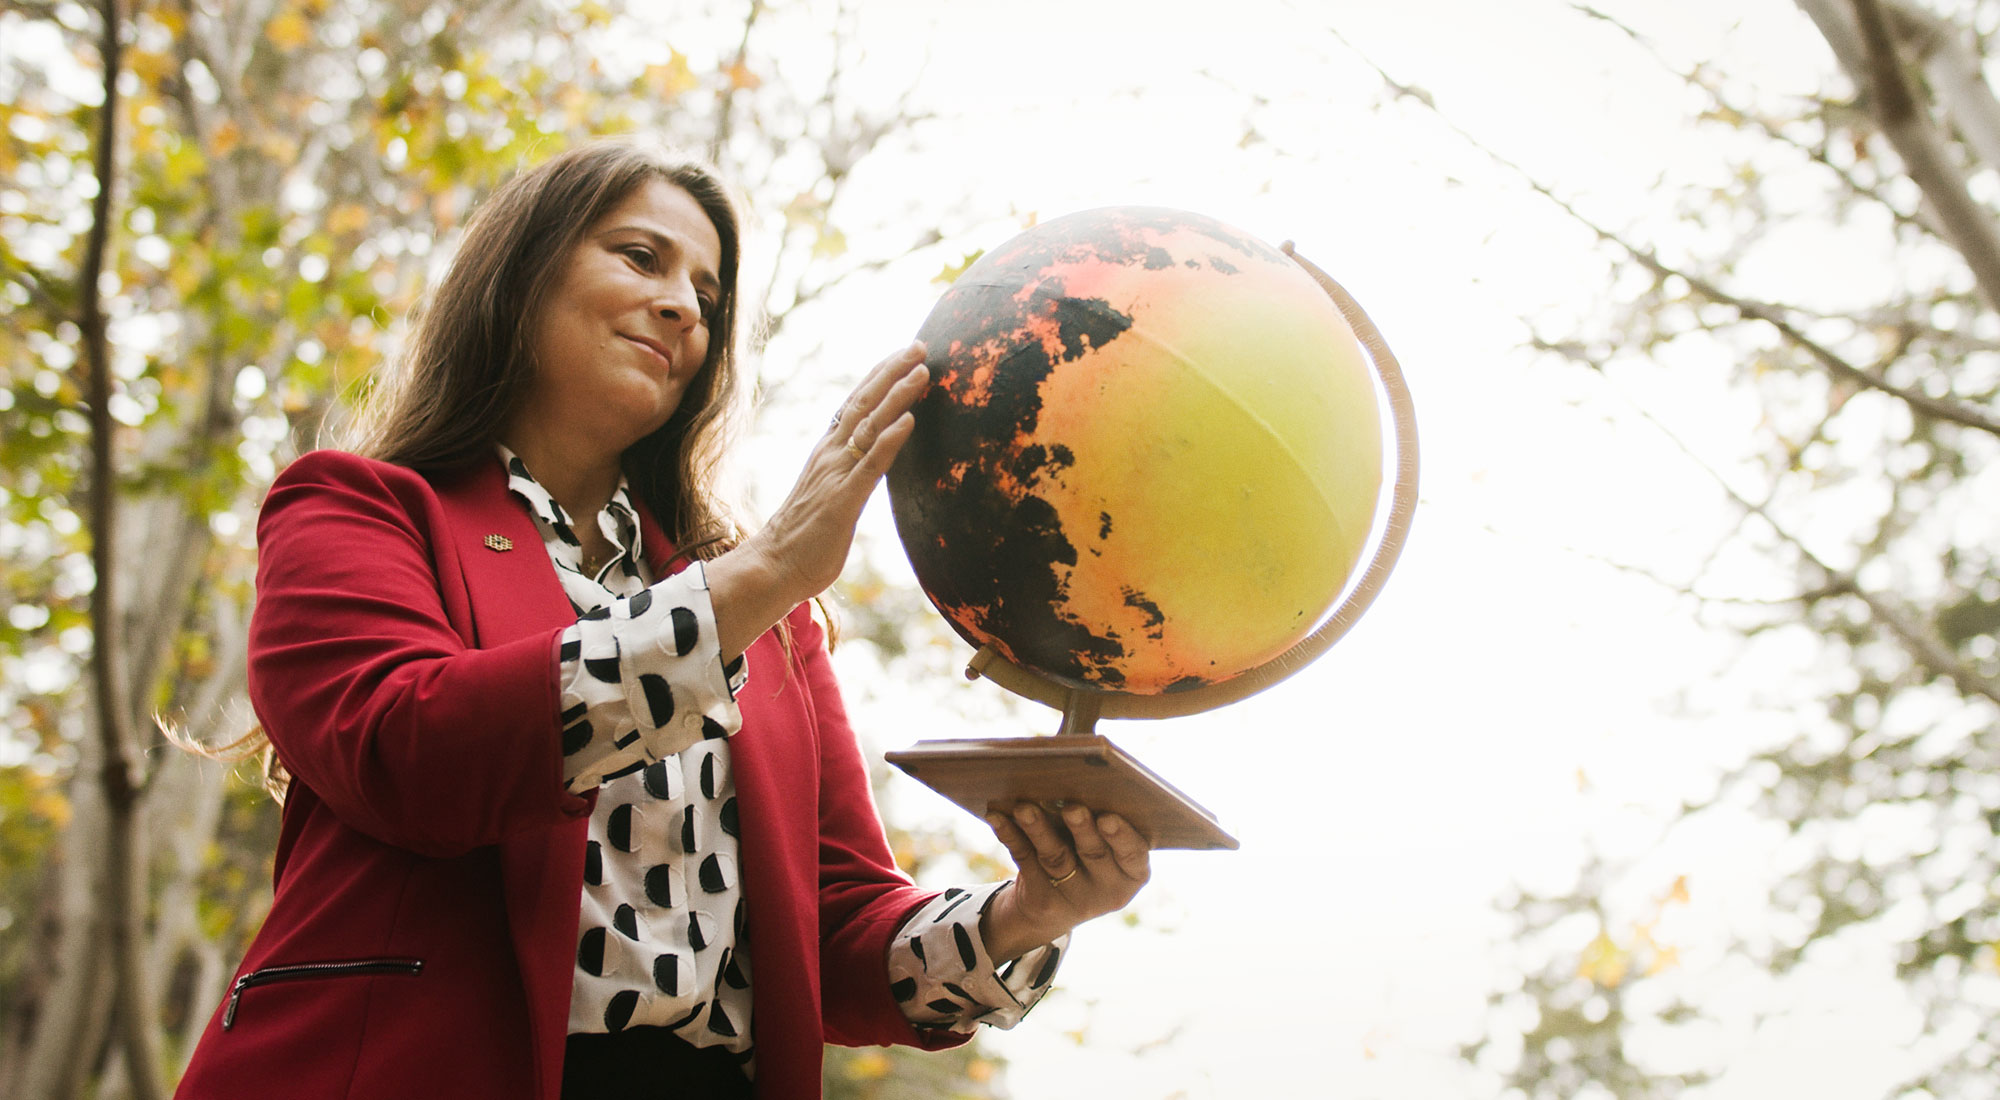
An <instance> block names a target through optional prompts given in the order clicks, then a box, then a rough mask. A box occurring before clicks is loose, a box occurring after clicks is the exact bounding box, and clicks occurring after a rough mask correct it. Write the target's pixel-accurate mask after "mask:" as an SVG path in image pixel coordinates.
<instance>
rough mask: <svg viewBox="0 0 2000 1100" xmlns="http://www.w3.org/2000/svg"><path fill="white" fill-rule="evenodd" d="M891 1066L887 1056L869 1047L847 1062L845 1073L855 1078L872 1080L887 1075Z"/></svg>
mask: <svg viewBox="0 0 2000 1100" xmlns="http://www.w3.org/2000/svg"><path fill="white" fill-rule="evenodd" d="M892 1068H893V1067H892V1066H891V1065H890V1064H889V1056H888V1055H886V1054H884V1053H882V1052H881V1051H880V1050H877V1049H874V1048H872V1047H871V1048H869V1049H867V1050H863V1051H861V1052H860V1053H858V1054H856V1055H855V1056H854V1059H853V1060H852V1061H850V1062H848V1063H847V1074H848V1076H850V1077H853V1078H855V1079H857V1080H861V1081H873V1080H876V1079H878V1078H882V1077H887V1076H888V1075H889V1070H890V1069H892Z"/></svg>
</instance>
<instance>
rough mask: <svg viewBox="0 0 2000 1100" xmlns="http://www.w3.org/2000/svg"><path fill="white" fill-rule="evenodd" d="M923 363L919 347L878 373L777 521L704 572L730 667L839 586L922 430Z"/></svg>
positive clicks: (834, 426) (834, 428)
mask: <svg viewBox="0 0 2000 1100" xmlns="http://www.w3.org/2000/svg"><path fill="white" fill-rule="evenodd" d="M924 354H925V352H924V346H923V345H922V344H921V343H912V344H911V345H909V346H908V347H906V348H903V349H902V350H900V351H898V352H896V353H895V354H893V355H891V356H889V357H888V358H887V359H884V360H882V362H880V363H879V364H877V365H876V366H875V369H874V370H872V371H870V372H869V373H868V377H866V378H864V379H862V381H861V384H860V385H859V386H857V387H855V389H854V392H853V393H851V394H849V395H848V397H847V400H846V401H845V402H843V403H842V404H841V406H840V411H839V413H837V414H836V415H835V416H834V418H833V422H832V423H831V424H830V425H828V427H827V431H826V434H825V435H823V436H821V437H820V440H819V442H818V443H817V444H816V445H815V446H814V447H813V450H812V454H811V456H810V457H808V458H807V459H806V468H805V470H804V472H802V473H801V474H800V475H799V480H798V482H797V484H795V485H793V486H792V491H791V493H790V494H788V495H787V496H786V497H785V500H784V503H782V504H780V505H779V506H778V509H777V511H776V512H774V513H772V515H771V518H770V521H769V522H768V523H766V524H765V525H764V527H763V529H762V530H759V531H758V532H757V533H756V534H754V535H752V536H750V537H749V538H747V539H745V540H744V541H743V544H742V545H741V546H738V547H737V548H736V549H734V550H731V551H729V552H728V553H726V554H723V555H722V556H720V557H718V558H716V559H715V560H714V561H711V562H709V563H708V564H707V565H706V567H705V569H706V572H707V574H708V587H709V599H710V601H711V602H712V603H713V605H714V607H715V621H716V631H717V634H718V635H719V640H720V641H721V643H722V656H723V659H724V660H734V659H735V658H736V656H737V655H738V654H740V653H742V652H743V651H744V650H745V649H748V648H749V646H750V643H751V642H753V641H755V640H756V639H757V636H758V635H760V634H762V633H764V631H766V630H769V629H770V628H771V626H772V625H773V624H775V623H776V622H777V621H778V620H779V619H781V618H783V617H784V616H785V614H786V613H787V612H789V611H791V609H792V608H794V607H796V606H798V605H799V604H801V603H804V602H805V601H806V600H809V599H811V598H813V597H814V596H817V595H819V594H820V593H821V592H824V591H826V589H827V587H828V586H830V585H832V584H833V582H834V581H835V580H837V579H839V577H840V571H841V570H842V569H843V568H845V567H846V565H847V552H848V550H849V548H850V547H851V546H852V545H853V543H854V525H855V524H856V523H858V522H860V519H861V509H862V507H863V506H865V505H866V504H867V503H868V497H869V496H870V495H871V494H872V493H874V491H875V485H876V483H877V482H879V481H881V480H882V475H883V474H886V473H888V471H889V465H890V463H892V462H894V461H895V460H896V455H897V453H898V452H900V451H901V450H902V449H903V444H904V443H906V442H908V440H909V438H910V433H911V431H913V430H914V429H915V427H916V420H915V418H914V417H913V416H912V415H911V413H910V409H911V408H912V407H913V406H914V405H916V403H917V401H918V399H919V398H921V397H923V395H924V391H925V390H926V389H927V388H929V386H930V372H929V371H927V370H926V369H925V368H924Z"/></svg>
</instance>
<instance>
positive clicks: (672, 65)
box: [645, 50, 701, 99]
mask: <svg viewBox="0 0 2000 1100" xmlns="http://www.w3.org/2000/svg"><path fill="white" fill-rule="evenodd" d="M645 81H646V83H647V85H649V86H650V87H651V88H652V89H653V90H654V91H656V92H658V93H659V94H660V95H661V96H662V97H663V98H665V99H675V98H678V97H679V96H680V95H681V94H682V93H684V92H691V91H693V90H695V89H696V88H699V87H701V80H700V78H698V77H696V76H695V75H694V70H693V69H690V68H689V67H688V59H687V55H686V54H684V53H682V52H680V51H679V50H674V51H672V52H671V53H670V54H669V55H668V57H667V63H666V64H664V65H648V66H646V76H645Z"/></svg>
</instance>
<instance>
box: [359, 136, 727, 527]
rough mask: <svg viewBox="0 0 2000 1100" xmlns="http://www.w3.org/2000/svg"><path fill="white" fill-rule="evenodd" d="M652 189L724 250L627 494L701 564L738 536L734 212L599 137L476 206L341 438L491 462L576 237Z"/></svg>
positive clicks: (401, 458)
mask: <svg viewBox="0 0 2000 1100" xmlns="http://www.w3.org/2000/svg"><path fill="white" fill-rule="evenodd" d="M652 180H661V181H663V182H666V183H670V184H672V185H674V186H675V187H678V188H680V189H681V190H683V191H685V192H687V194H688V195H689V197H691V198H693V199H694V201H695V203H696V205H698V206H700V207H701V209H702V212H703V213H705V214H707V215H708V220H709V221H710V222H712V223H713V224H714V226H715V233H716V236H717V237H718V238H720V240H721V243H722V258H721V269H720V270H719V271H717V272H716V275H717V277H718V279H719V281H720V282H721V291H720V294H719V296H718V298H717V301H716V305H715V313H714V316H713V318H712V319H711V321H710V324H709V343H708V359H707V361H706V362H704V363H703V364H702V367H701V370H700V371H699V372H698V373H697V374H696V375H695V377H694V379H693V380H692V381H691V382H690V383H689V384H688V388H687V390H686V392H685V393H684V394H683V395H682V397H681V401H680V406H679V407H678V408H677V409H675V410H674V413H673V415H672V416H670V417H668V418H667V422H666V423H665V424H663V425H661V426H660V427H659V428H657V429H655V430H654V431H653V432H652V433H650V434H648V435H647V436H645V437H644V438H642V439H640V440H639V441H638V442H637V443H634V444H632V445H631V446H630V447H628V448H626V450H625V454H624V461H623V466H624V472H625V476H626V478H627V479H628V480H629V481H630V482H631V485H632V491H633V494H634V495H635V496H637V497H638V498H639V499H640V500H642V501H644V502H645V504H646V507H647V508H649V509H650V510H651V511H652V513H653V517H654V518H655V519H657V520H659V522H660V525H661V526H662V527H664V528H665V529H666V531H667V534H668V535H669V537H671V538H672V539H673V542H674V545H675V546H676V547H677V548H678V549H679V551H680V553H681V554H683V555H686V556H689V557H698V558H704V559H705V558H713V557H715V556H716V555H718V554H720V553H722V552H723V551H724V550H727V549H729V548H730V547H732V546H734V545H735V544H736V541H737V539H738V533H737V527H736V525H735V524H734V523H733V522H732V521H731V519H730V517H729V512H728V509H727V508H726V507H725V506H724V504H723V502H722V500H721V498H720V496H719V494H718V493H717V489H716V481H717V476H718V472H719V471H718V464H719V461H720V458H721V454H722V448H723V445H724V443H725V442H726V439H727V435H728V428H729V424H730V421H731V420H732V419H733V415H732V414H733V413H734V411H735V410H734V406H735V403H736V400H737V382H736V355H735V347H736V339H735V335H736V279H737V269H738V266H739V262H740V259H741V256H742V246H741V236H740V231H739V229H738V225H737V220H736V211H735V208H734V206H733V205H732V204H731V203H730V201H729V196H728V192H727V191H725V190H724V188H723V186H722V184H721V183H720V182H719V181H718V180H717V179H716V177H715V175H714V174H713V173H712V172H710V171H709V170H708V169H707V168H704V167H702V166H701V165H699V164H695V163H692V162H685V161H676V160H673V159H670V158H668V157H666V156H665V155H663V154H662V153H661V152H660V151H658V150H656V149H653V148H650V147H648V146H645V145H643V144H639V143H636V142H631V141H623V140H618V141H598V142H593V143H591V144H588V145H583V146H579V147H578V148H575V149H571V150H569V151H568V152H565V153H562V154H560V155H558V156H556V157H555V158H553V159H551V160H549V161H547V162H546V163H544V164H542V165H540V166H539V167H536V168H533V169H530V170H528V171H526V172H523V173H521V174H520V175H518V176H515V177H514V178H513V179H511V180H509V181H508V182H507V183H505V184H503V185H502V186H501V187H500V189H499V190H497V191H495V192H494V193H493V195H492V196H491V197H490V198H488V199H487V200H486V201H485V202H484V203H483V204H481V205H480V207H479V209H478V210H477V212H475V213H474V215H473V217H472V220H471V221H470V222H469V223H468V224H467V225H466V229H465V236H464V239H463V240H461V241H460V242H459V246H458V252H457V255H456V257H455V258H454V259H453V260H452V262H451V266H450V268H449V269H447V271H446V272H445V275H444V277H443V279H441V280H440V281H439V282H438V284H437V287H436V288H435V289H434V290H433V291H432V293H431V296H430V301H429V302H428V304H427V305H425V306H424V307H423V308H422V310H421V312H419V314H418V315H417V318H416V323H415V325H414V326H413V328H412V330H411V332H410V338H409V344H408V346H407V348H406V350H405V352H404V354H403V356H402V360H401V362H400V363H398V364H397V365H396V367H395V368H394V370H392V371H391V372H390V373H389V374H388V375H387V376H386V377H385V378H384V379H382V380H381V381H380V382H378V383H377V385H376V388H375V389H374V390H373V391H372V392H371V393H370V394H369V395H368V397H367V399H366V400H365V401H364V402H363V405H362V409H361V415H360V418H359V419H358V420H357V422H356V423H355V425H354V426H353V427H352V429H351V430H350V431H349V432H348V433H347V437H346V439H345V440H344V441H343V442H344V443H345V444H346V446H347V447H348V449H350V450H352V451H354V452H356V453H358V454H362V455H366V456H368V457H370V458H375V459H380V460H381V461H384V462H393V463H395V464H396V465H399V466H408V467H411V468H413V469H418V470H429V469H442V468H447V467H451V466H458V465H462V464H464V463H467V462H473V461H479V460H481V459H486V458H490V457H491V456H492V454H493V445H494V443H495V441H496V440H498V438H499V435H500V429H501V425H502V424H503V423H504V422H505V420H506V418H507V416H508V415H509V414H510V413H511V412H513V410H514V406H515V405H516V403H518V402H519V401H520V400H521V398H522V395H523V394H525V393H526V392H527V389H528V385H529V383H530V382H531V381H532V380H533V378H534V372H535V363H534V357H533V353H532V350H531V349H532V348H533V347H534V336H535V333H534V326H535V325H537V324H539V323H540V322H541V315H542V311H543V306H544V304H545V303H546V302H547V300H548V298H549V295H550V293H551V292H552V291H553V289H554V286H555V283H556V280H557V279H558V278H559V277H560V274H561V270H562V266H563V261H564V260H565V259H567V258H568V256H569V254H570V251H571V250H572V249H574V248H575V247H576V245H577V242H578V241H579V240H581V239H582V237H583V235H584V232H585V231H586V230H587V229H589V227H590V226H591V225H592V224H593V223H595V222H596V221H597V220H598V219H599V218H601V217H603V216H604V215H605V214H606V213H608V212H609V211H610V210H611V209H612V208H613V207H614V206H616V205H618V204H619V203H620V202H622V201H624V200H625V199H626V198H627V197H628V196H630V195H631V194H632V193H633V192H634V191H637V190H638V189H639V188H640V187H642V186H644V185H645V184H646V183H648V182H649V181H652Z"/></svg>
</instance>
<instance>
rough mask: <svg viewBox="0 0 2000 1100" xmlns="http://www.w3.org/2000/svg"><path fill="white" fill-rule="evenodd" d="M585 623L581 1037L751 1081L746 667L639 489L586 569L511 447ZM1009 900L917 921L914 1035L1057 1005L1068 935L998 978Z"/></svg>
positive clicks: (567, 650) (963, 899) (507, 457)
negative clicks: (673, 554)
mask: <svg viewBox="0 0 2000 1100" xmlns="http://www.w3.org/2000/svg"><path fill="white" fill-rule="evenodd" d="M499 451H500V457H501V460H502V461H504V462H505V463H506V465H507V473H508V482H507V484H508V488H509V489H511V490H512V491H513V492H514V493H515V495H517V496H518V497H520V499H521V500H522V502H523V503H525V504H526V505H527V507H528V510H529V512H530V513H532V514H533V516H534V517H535V523H536V525H537V526H538V527H539V528H540V529H541V532H542V538H543V542H544V543H545V545H546V547H547V549H548V553H549V557H550V559H551V560H552V561H553V562H554V563H555V568H556V576H557V578H558V579H559V580H560V581H561V582H562V586H563V591H564V592H566V593H567V594H568V596H569V600H570V603H571V605H572V606H573V607H574V608H575V609H576V612H577V614H578V615H579V616H580V618H579V619H578V620H577V622H576V623H575V625H573V626H571V627H570V628H569V629H568V630H566V631H564V632H563V636H562V643H561V657H560V659H561V664H562V667H561V669H560V672H559V674H558V675H559V679H560V682H561V683H562V685H563V691H562V708H563V710H562V723H563V745H562V748H563V781H564V783H565V785H566V786H567V787H568V788H569V790H571V791H572V792H582V791H587V790H589V789H590V788H592V787H597V788H599V790H598V796H597V807H596V810H595V811H594V812H593V813H592V815H591V819H590V831H589V848H588V850H587V852H586V855H585V860H584V883H583V908H582V913H581V916H580V919H579V921H578V928H577V954H576V977H575V983H576V984H575V988H574V992H573V994H572V996H571V998H570V1014H569V1030H570V1031H571V1032H573V1033H574V1032H603V1031H618V1030H620V1029H622V1028H625V1027H628V1026H631V1025H634V1024H650V1025H656V1026H661V1027H668V1028H672V1029H674V1031H675V1032H676V1034H678V1035H680V1037H681V1038H683V1039H685V1040H687V1041H688V1042H689V1043H691V1044H693V1045H695V1046H699V1047H710V1046H719V1047H722V1048H724V1049H726V1050H729V1051H731V1052H733V1053H735V1054H736V1055H737V1056H738V1057H739V1058H740V1059H741V1060H742V1062H743V1064H744V1068H745V1070H746V1071H749V1070H750V1069H751V1068H752V1066H751V1056H752V1049H751V1030H750V1005H751V1000H750V985H751V973H752V971H751V960H750V959H749V957H748V956H747V955H746V953H745V951H744V950H743V947H742V944H741V936H740V932H741V930H742V928H743V895H742V878H741V875H740V874H739V872H738V860H739V851H740V849H739V845H738V837H739V836H740V835H741V834H740V831H739V821H740V817H739V814H740V811H739V809H738V807H737V803H736V784H735V780H734V777H733V776H732V775H731V773H730V756H729V736H730V735H731V734H733V733H735V732H736V731H737V730H738V729H739V728H740V727H741V725H742V718H741V716H740V714H739V713H738V711H737V708H736V699H735V693H736V692H737V691H739V690H740V689H741V688H742V686H743V684H744V683H745V681H746V679H747V677H748V675H749V671H750V670H749V669H748V667H747V662H746V659H745V658H743V657H738V658H737V659H736V661H735V662H734V663H733V665H730V666H728V667H725V666H724V664H723V662H722V659H721V651H720V648H719V644H718V642H717V638H716V632H715V613H714V609H713V607H712V605H711V604H710V602H709V597H708V585H707V579H706V576H705V574H704V573H703V571H702V565H701V563H700V562H695V563H694V564H692V565H690V566H689V567H688V568H687V569H685V570H683V571H681V572H680V573H677V574H675V575H674V576H671V577H668V578H666V579H665V580H662V581H660V582H658V583H657V584H654V583H650V582H651V578H650V577H649V576H648V572H649V570H648V569H647V567H646V565H645V555H644V551H643V548H642V546H641V544H640V528H639V522H638V510H637V508H636V507H635V506H634V505H633V503H632V498H631V495H630V492H629V489H628V487H627V486H626V484H625V483H624V482H623V481H622V480H621V481H620V482H619V485H618V489H617V491H616V492H615V493H613V494H612V497H611V500H610V502H609V503H608V504H606V505H605V507H604V510H603V511H602V512H600V513H598V516H597V523H598V527H599V529H600V530H601V531H602V532H603V534H604V536H605V538H606V539H607V540H609V541H610V543H611V547H612V554H611V556H610V558H609V560H608V561H606V562H605V564H604V565H603V566H602V567H601V568H600V569H598V570H597V571H596V573H595V574H586V573H585V572H584V571H583V548H582V544H581V541H580V540H579V539H578V538H577V537H576V534H575V532H574V531H573V530H572V529H571V527H570V520H569V517H568V515H567V514H565V513H564V511H563V509H562V506H561V505H559V504H557V503H556V501H555V498H554V497H552V496H550V495H549V493H548V490H546V489H544V488H542V486H541V485H540V484H539V483H537V482H536V481H535V479H534V477H533V476H532V475H531V474H529V472H528V468H527V465H526V464H525V463H523V462H522V461H521V459H520V458H518V457H517V456H515V455H514V454H513V453H512V452H510V451H508V450H507V449H506V448H505V447H501V448H499ZM1003 886H1004V884H1001V883H994V884H989V885H985V886H979V887H972V888H953V889H950V890H947V891H946V892H945V893H943V894H942V895H940V896H938V897H937V898H935V899H933V900H932V901H931V902H930V903H929V904H928V905H925V906H924V907H923V908H921V909H919V910H918V911H917V912H916V913H914V914H912V915H911V917H910V919H909V920H908V921H906V922H905V923H904V925H903V927H902V929H900V930H899V931H898V932H897V934H896V936H895V938H894V940H893V943H892V946H891V947H890V951H889V957H888V960H887V962H888V977H889V981H890V986H891V989H892V991H893V992H894V994H895V996H896V999H897V1002H898V1003H899V1004H900V1005H901V1006H902V1008H903V1013H904V1015H905V1016H907V1017H908V1018H909V1019H910V1021H911V1023H912V1024H914V1025H916V1026H918V1027H922V1028H934V1029H949V1030H955V1031H970V1030H972V1029H973V1028H974V1027H976V1026H977V1025H979V1024H982V1023H984V1024H990V1025H993V1026H998V1027H1003V1028H1004V1027H1012V1026H1013V1025H1014V1024H1015V1023H1017V1022H1018V1021H1019V1020H1020V1019H1021V1017H1022V1016H1024V1015H1026V1013H1027V1011H1028V1010H1029V1009H1030V1008H1032V1007H1034V1005H1035V1004H1036V1003H1037V1002H1038V1001H1040V1000H1041V998H1042V996H1043V995H1044V994H1045V993H1047V992H1048V989H1049V987H1050V984H1051V982H1052V981H1053V980H1054V977H1055V971H1056V967H1057V965H1058V964H1059V963H1060V961H1061V958H1062V955H1063V952H1064V951H1065V950H1066V949H1067V947H1068V942H1069V941H1068V937H1067V936H1065V937H1063V938H1062V939H1059V940H1057V941H1056V942H1055V943H1053V944H1049V945H1046V946H1043V947H1040V948H1036V949H1035V950H1033V951H1030V952H1029V953H1028V954H1026V955H1024V956H1022V957H1021V958H1019V959H1017V960H1015V961H1014V962H1012V963H1010V964H1008V965H1007V966H1006V967H1005V968H1004V969H1002V968H996V967H995V966H994V963H993V960H992V959H991V958H990V957H989V956H988V955H987V953H986V946H985V944H984V943H983V942H982V941H981V939H980V936H979V917H980V914H981V913H982V912H983V911H984V909H985V907H986V905H987V904H988V902H989V901H991V899H992V897H993V895H994V894H995V893H997V892H998V891H999V890H1000V889H1001V888H1002V887H1003Z"/></svg>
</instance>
